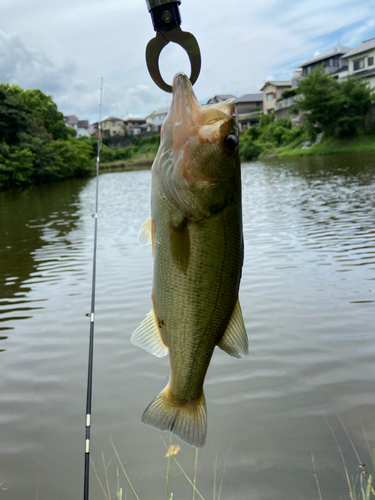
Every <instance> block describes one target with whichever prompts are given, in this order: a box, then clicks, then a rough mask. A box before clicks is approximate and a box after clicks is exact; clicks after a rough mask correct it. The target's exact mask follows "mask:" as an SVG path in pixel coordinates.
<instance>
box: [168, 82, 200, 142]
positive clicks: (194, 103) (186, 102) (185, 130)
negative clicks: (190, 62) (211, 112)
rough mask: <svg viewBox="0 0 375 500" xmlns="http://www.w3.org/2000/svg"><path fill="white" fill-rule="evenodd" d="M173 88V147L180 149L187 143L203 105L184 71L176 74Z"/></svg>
mask: <svg viewBox="0 0 375 500" xmlns="http://www.w3.org/2000/svg"><path fill="white" fill-rule="evenodd" d="M172 89H173V101H172V105H171V112H172V124H173V147H174V150H175V151H178V150H181V149H183V148H184V146H185V145H186V143H187V141H188V139H189V136H190V133H191V131H192V128H193V127H194V125H195V123H196V119H197V116H198V113H199V111H200V109H201V107H202V106H201V104H200V103H199V101H198V99H197V98H196V96H195V94H194V91H193V86H192V84H191V82H190V80H189V78H188V77H187V76H186V75H185V74H184V73H177V74H176V75H175V77H174V79H173V85H172Z"/></svg>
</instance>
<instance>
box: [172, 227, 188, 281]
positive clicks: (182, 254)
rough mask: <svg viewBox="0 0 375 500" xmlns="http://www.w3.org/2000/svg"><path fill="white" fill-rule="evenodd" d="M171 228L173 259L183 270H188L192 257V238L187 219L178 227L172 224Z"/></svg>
mask: <svg viewBox="0 0 375 500" xmlns="http://www.w3.org/2000/svg"><path fill="white" fill-rule="evenodd" d="M169 228H170V236H171V251H172V258H173V261H174V262H175V264H176V265H177V266H178V267H179V268H180V269H181V270H182V271H184V272H185V271H186V270H187V267H188V264H189V257H190V238H189V230H188V227H187V220H186V219H184V220H183V222H182V223H181V224H180V225H179V226H178V227H175V226H174V225H172V224H170V226H169Z"/></svg>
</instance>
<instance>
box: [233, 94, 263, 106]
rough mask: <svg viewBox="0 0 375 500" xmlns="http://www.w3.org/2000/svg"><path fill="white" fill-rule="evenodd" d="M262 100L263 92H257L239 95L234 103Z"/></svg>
mask: <svg viewBox="0 0 375 500" xmlns="http://www.w3.org/2000/svg"><path fill="white" fill-rule="evenodd" d="M260 101H263V94H262V93H258V94H245V95H243V96H241V97H238V99H236V100H235V101H234V102H235V103H236V104H238V103H240V102H260Z"/></svg>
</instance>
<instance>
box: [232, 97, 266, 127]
mask: <svg viewBox="0 0 375 500" xmlns="http://www.w3.org/2000/svg"><path fill="white" fill-rule="evenodd" d="M234 104H235V110H236V111H235V113H236V117H237V123H238V127H239V129H240V132H244V131H245V130H247V129H248V128H249V127H252V126H253V125H258V123H259V122H260V118H261V116H262V110H263V94H262V93H256V94H245V95H243V96H241V97H239V98H238V99H236V100H235V101H234Z"/></svg>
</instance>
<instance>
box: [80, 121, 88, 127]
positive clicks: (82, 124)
mask: <svg viewBox="0 0 375 500" xmlns="http://www.w3.org/2000/svg"><path fill="white" fill-rule="evenodd" d="M78 128H89V121H88V120H78Z"/></svg>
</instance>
